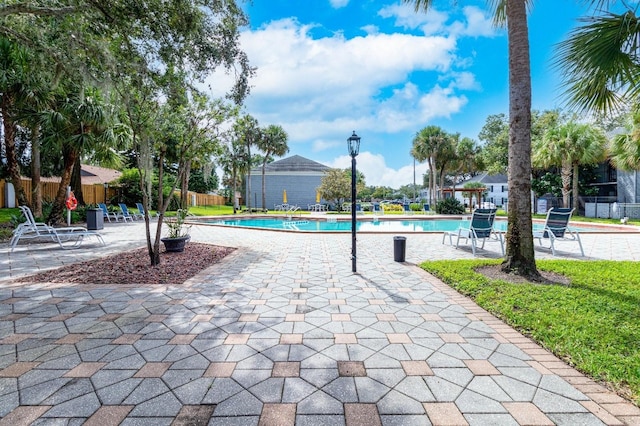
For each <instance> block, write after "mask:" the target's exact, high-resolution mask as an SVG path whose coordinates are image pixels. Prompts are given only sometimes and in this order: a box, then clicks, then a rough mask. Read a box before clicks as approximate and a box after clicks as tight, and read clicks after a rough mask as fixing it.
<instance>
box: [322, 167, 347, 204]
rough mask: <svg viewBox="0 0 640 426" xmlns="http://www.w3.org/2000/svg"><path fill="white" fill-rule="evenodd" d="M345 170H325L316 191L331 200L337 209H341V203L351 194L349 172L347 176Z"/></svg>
mask: <svg viewBox="0 0 640 426" xmlns="http://www.w3.org/2000/svg"><path fill="white" fill-rule="evenodd" d="M346 171H347V170H343V169H329V170H327V171H326V172H325V174H324V176H323V177H322V180H321V181H320V187H318V192H320V195H321V196H322V198H324V199H325V200H327V201H332V202H333V203H334V204H335V205H336V208H337V209H338V211H340V210H342V203H343V202H344V200H345V199H347V198H349V197H350V196H351V172H350V171H349V174H348V176H347V173H345V172H346Z"/></svg>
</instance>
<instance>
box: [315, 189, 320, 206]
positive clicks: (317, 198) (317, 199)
mask: <svg viewBox="0 0 640 426" xmlns="http://www.w3.org/2000/svg"><path fill="white" fill-rule="evenodd" d="M316 204H320V191H316Z"/></svg>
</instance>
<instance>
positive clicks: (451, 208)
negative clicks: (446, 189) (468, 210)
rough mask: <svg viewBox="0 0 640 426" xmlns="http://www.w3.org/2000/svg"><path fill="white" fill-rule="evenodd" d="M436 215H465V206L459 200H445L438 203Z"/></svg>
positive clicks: (451, 198)
mask: <svg viewBox="0 0 640 426" xmlns="http://www.w3.org/2000/svg"><path fill="white" fill-rule="evenodd" d="M436 213H438V214H463V213H464V206H463V205H462V203H461V202H460V201H459V200H458V199H457V198H453V197H450V198H445V199H444V200H440V201H438V202H437V203H436Z"/></svg>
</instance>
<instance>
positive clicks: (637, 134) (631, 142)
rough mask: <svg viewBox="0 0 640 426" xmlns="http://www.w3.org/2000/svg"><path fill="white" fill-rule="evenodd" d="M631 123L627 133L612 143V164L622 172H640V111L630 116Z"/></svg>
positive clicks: (615, 138) (616, 137)
mask: <svg viewBox="0 0 640 426" xmlns="http://www.w3.org/2000/svg"><path fill="white" fill-rule="evenodd" d="M629 121H630V123H629V124H627V126H626V127H627V131H626V132H625V133H621V134H619V135H616V136H615V137H614V138H613V140H612V141H611V146H610V148H609V150H610V155H611V163H612V164H613V165H614V167H616V168H617V169H620V170H627V171H629V170H640V111H637V110H636V111H634V112H633V113H632V114H630V116H629Z"/></svg>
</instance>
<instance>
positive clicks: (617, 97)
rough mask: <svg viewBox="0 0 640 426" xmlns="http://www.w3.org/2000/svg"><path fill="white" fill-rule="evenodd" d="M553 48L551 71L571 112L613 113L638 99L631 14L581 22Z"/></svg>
mask: <svg viewBox="0 0 640 426" xmlns="http://www.w3.org/2000/svg"><path fill="white" fill-rule="evenodd" d="M581 21H582V22H584V25H582V26H580V27H578V28H576V29H574V30H573V31H572V32H571V33H570V35H569V38H568V39H567V40H565V41H564V42H562V43H560V44H559V45H558V46H557V54H556V59H555V61H554V64H553V65H554V67H556V68H557V69H559V70H560V71H561V73H562V75H563V79H564V82H563V85H564V87H565V96H567V98H568V99H567V102H568V104H569V106H570V107H571V108H575V109H578V110H582V111H589V112H605V113H610V112H617V111H619V110H621V109H622V108H624V107H625V106H626V105H625V103H626V102H627V101H628V100H633V99H637V98H638V97H639V95H640V62H639V55H638V53H639V52H638V48H639V46H640V43H639V38H640V21H639V20H638V18H637V16H636V15H635V13H634V12H632V11H627V12H626V13H624V14H621V15H618V14H613V13H606V14H604V15H602V16H595V17H588V18H583V19H582V20H581Z"/></svg>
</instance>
